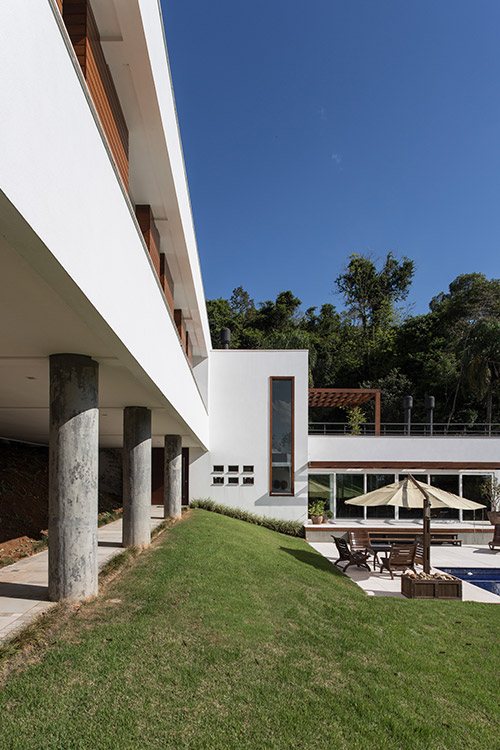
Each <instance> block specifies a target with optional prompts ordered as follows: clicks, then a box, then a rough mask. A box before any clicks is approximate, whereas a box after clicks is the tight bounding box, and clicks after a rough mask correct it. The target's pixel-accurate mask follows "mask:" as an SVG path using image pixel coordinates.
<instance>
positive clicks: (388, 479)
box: [366, 474, 395, 518]
mask: <svg viewBox="0 0 500 750" xmlns="http://www.w3.org/2000/svg"><path fill="white" fill-rule="evenodd" d="M394 481H395V479H394V474H367V475H366V491H367V492H372V490H378V489H379V488H380V487H385V485H386V484H392V483H393V482H394ZM366 517H367V518H394V507H393V506H392V505H376V506H375V507H373V508H370V507H367V509H366Z"/></svg>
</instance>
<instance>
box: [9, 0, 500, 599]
mask: <svg viewBox="0 0 500 750" xmlns="http://www.w3.org/2000/svg"><path fill="white" fill-rule="evenodd" d="M0 39H1V44H0V58H1V70H2V76H1V87H2V103H3V107H2V117H1V118H0V138H1V144H2V148H1V149H0V179H1V184H0V263H1V273H0V437H2V438H8V439H13V440H19V441H26V442H32V443H37V444H45V445H47V444H48V445H49V450H50V501H49V515H50V520H49V540H50V541H49V593H50V597H51V598H52V599H54V600H56V599H60V598H65V597H69V598H79V599H84V598H87V597H90V596H92V595H94V594H95V593H96V591H97V558H96V549H97V478H98V464H99V454H98V451H99V448H109V449H113V448H114V449H119V450H121V451H123V502H124V532H123V534H124V536H123V541H124V544H125V545H137V546H146V545H147V544H148V543H149V511H150V504H151V498H152V497H153V501H154V502H156V503H158V502H163V501H164V503H165V512H166V514H167V515H169V516H174V517H175V516H178V515H180V512H181V504H182V502H184V503H188V502H189V499H190V498H194V497H212V498H213V499H214V500H217V501H218V502H221V503H224V504H227V505H233V506H237V507H241V508H245V509H247V510H251V511H253V512H255V513H258V514H261V515H268V516H274V517H279V518H286V519H294V520H299V521H304V522H306V521H307V503H308V483H309V484H310V483H311V482H316V484H315V485H313V488H314V489H313V492H314V493H316V494H318V493H319V495H320V496H322V497H323V496H324V497H325V499H327V500H328V502H329V503H330V505H331V507H332V511H333V512H334V515H335V520H336V521H340V520H341V519H342V518H343V513H344V512H347V511H345V510H344V506H343V504H342V499H343V494H342V493H344V490H345V487H350V491H351V492H352V491H356V492H358V491H362V490H363V489H366V488H368V489H370V488H372V485H373V483H374V482H375V483H380V482H381V481H382V482H383V483H385V479H387V478H388V477H389V476H390V477H393V476H395V475H396V474H399V473H405V472H406V471H408V470H413V471H416V470H418V473H419V474H425V475H426V476H427V475H429V476H430V475H432V477H434V476H438V475H443V476H444V475H446V476H448V475H453V476H456V477H457V478H458V479H457V481H458V484H457V489H458V491H460V492H462V491H464V487H465V488H466V485H467V483H468V482H469V480H468V479H467V477H470V476H472V477H475V476H479V475H481V476H482V475H491V474H492V473H494V472H497V471H498V470H499V469H500V440H499V439H498V438H491V437H487V438H470V439H469V438H456V439H455V438H442V439H441V438H437V437H431V438H410V437H408V436H407V437H405V438H402V439H400V438H385V437H383V436H381V435H373V436H367V437H362V436H361V437H360V436H352V435H350V436H338V435H309V434H308V401H309V398H310V396H308V394H309V389H308V362H307V352H304V351H270V352H266V351H252V352H249V351H233V350H216V351H213V350H212V349H211V343H210V335H209V328H208V321H207V315H206V308H205V299H204V293H203V284H202V278H201V273H200V265H199V260H198V250H197V246H196V239H195V232H194V226H193V217H192V215H191V208H190V201H189V192H188V186H187V182H186V174H185V169H184V162H183V155H182V148H181V142H180V135H179V128H178V123H177V118H176V112H175V103H174V98H173V93H172V81H171V77H170V71H169V65H168V57H167V50H166V46H165V37H164V29H163V23H162V18H161V11H160V7H159V3H158V2H157V0H41V1H40V2H29V3H20V2H17V3H16V2H10V3H7V2H6V3H2V4H1V5H0ZM372 477H375V479H373V478H372ZM381 477H382V479H381ZM152 478H153V479H152ZM318 486H319V490H318V489H317V487H318ZM358 494H359V492H358ZM347 507H349V506H347ZM354 511H355V512H358V510H357V509H353V508H352V507H351V509H350V511H349V512H350V513H352V512H354ZM361 513H363V510H362V509H361ZM362 520H364V521H365V520H368V521H369V520H370V519H369V518H368V519H362ZM395 520H398V519H397V518H396V519H395ZM458 520H460V519H458ZM462 520H463V519H462Z"/></svg>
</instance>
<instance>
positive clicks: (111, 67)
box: [0, 0, 210, 446]
mask: <svg viewBox="0 0 500 750" xmlns="http://www.w3.org/2000/svg"><path fill="white" fill-rule="evenodd" d="M0 36H1V44H0V59H1V61H2V84H1V86H2V101H3V102H4V107H3V115H2V118H1V120H0V138H1V142H2V149H1V153H0V174H1V195H0V224H1V237H0V258H1V268H2V274H1V276H0V287H1V288H0V434H1V435H3V436H6V437H17V438H21V439H31V440H36V441H43V440H44V436H46V432H47V406H48V404H47V377H48V359H47V358H48V356H49V355H50V354H53V353H58V352H76V353H79V354H87V355H89V356H91V357H93V358H94V359H96V360H97V361H98V362H99V364H100V391H101V396H100V406H101V413H102V419H101V440H102V443H103V444H108V445H120V444H121V429H122V428H121V410H122V408H123V407H124V406H126V405H130V404H139V405H143V406H146V407H149V408H151V409H153V434H156V435H163V434H166V433H169V432H171V433H175V434H180V435H182V436H183V439H184V440H185V444H186V445H190V444H191V445H197V446H206V445H207V444H208V414H207V408H208V405H207V399H208V386H207V370H208V366H207V357H208V352H209V347H210V344H209V342H210V336H209V328H208V321H207V316H206V308H205V300H204V294H203V287H202V280H201V272H200V266H199V260H198V254H197V248H196V239H195V232H194V227H193V220H192V215H191V207H190V201H189V193H188V188H187V181H186V174H185V169H184V162H183V155H182V148H181V142H180V136H179V129H178V123H177V118H176V111H175V103H174V98H173V93H172V81H171V77H170V71H169V65H168V57H167V51H166V45H165V37H164V31H163V24H162V19H161V12H160V8H159V4H158V3H157V2H156V0H120V1H119V2H118V1H116V2H113V1H112V0H92V2H88V0H82V1H81V2H80V0H47V1H46V2H43V3H30V4H29V8H28V7H27V6H26V4H24V3H4V4H2V5H1V7H0Z"/></svg>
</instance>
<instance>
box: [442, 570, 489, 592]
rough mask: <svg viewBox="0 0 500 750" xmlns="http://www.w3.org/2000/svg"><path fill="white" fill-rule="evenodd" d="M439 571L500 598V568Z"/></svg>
mask: <svg viewBox="0 0 500 750" xmlns="http://www.w3.org/2000/svg"><path fill="white" fill-rule="evenodd" d="M440 570H442V571H443V573H450V574H451V575H452V576H455V577H456V578H461V580H462V581H467V583H473V584H474V586H479V587H480V588H482V589H486V591H491V593H492V594H497V596H500V568H440Z"/></svg>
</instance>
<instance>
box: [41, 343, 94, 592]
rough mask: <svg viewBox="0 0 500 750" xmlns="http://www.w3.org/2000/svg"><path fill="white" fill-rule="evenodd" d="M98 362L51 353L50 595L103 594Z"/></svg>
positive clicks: (76, 355) (82, 356) (75, 355)
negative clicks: (99, 576)
mask: <svg viewBox="0 0 500 750" xmlns="http://www.w3.org/2000/svg"><path fill="white" fill-rule="evenodd" d="M98 368H99V366H98V364H97V362H94V360H92V359H91V358H90V357H86V356H84V355H81V354H53V355H51V357H50V439H49V598H50V600H51V601H59V600H60V599H77V600H81V599H88V598H90V597H92V596H95V595H96V594H97V585H98V579H97V574H98V571H97V491H98V451H99V447H98V440H99V412H98Z"/></svg>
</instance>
